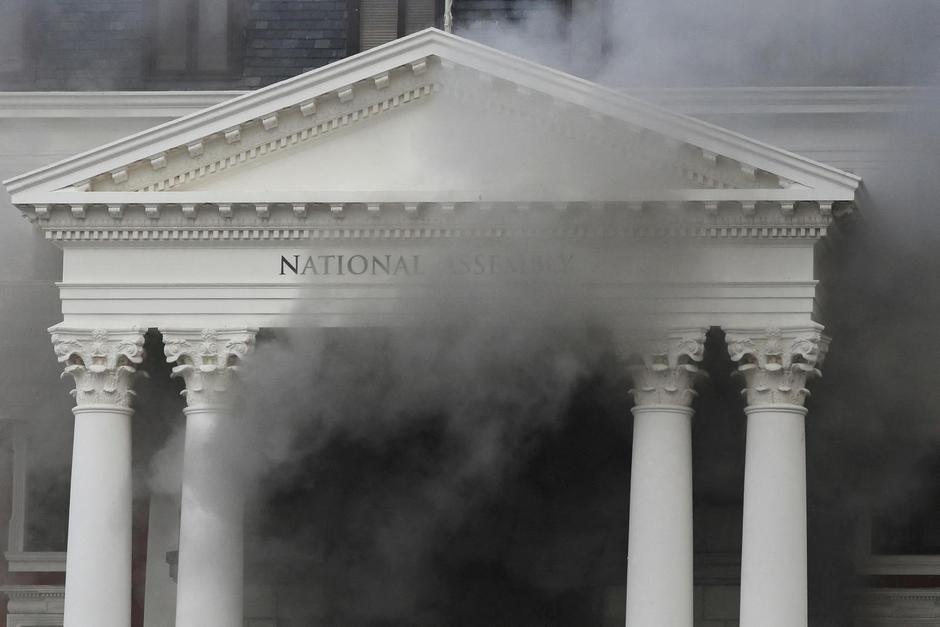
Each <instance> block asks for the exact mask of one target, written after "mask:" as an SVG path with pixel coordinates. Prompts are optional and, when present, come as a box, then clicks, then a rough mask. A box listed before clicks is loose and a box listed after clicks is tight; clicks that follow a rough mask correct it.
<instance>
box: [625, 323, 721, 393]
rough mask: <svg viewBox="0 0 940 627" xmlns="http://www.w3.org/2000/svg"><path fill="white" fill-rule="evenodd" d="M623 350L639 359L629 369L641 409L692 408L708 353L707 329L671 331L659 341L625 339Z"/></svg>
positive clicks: (658, 339) (633, 391) (632, 391)
mask: <svg viewBox="0 0 940 627" xmlns="http://www.w3.org/2000/svg"><path fill="white" fill-rule="evenodd" d="M622 351H623V352H627V351H629V354H630V355H635V356H638V358H639V360H638V361H639V363H635V364H633V365H631V366H629V370H630V374H631V376H632V379H633V389H631V390H630V393H631V394H633V398H634V401H635V403H636V406H637V407H642V406H647V405H673V406H681V407H689V406H691V405H692V401H693V399H694V398H695V396H696V393H695V389H694V386H695V382H696V380H697V379H698V378H699V376H700V371H699V367H698V365H697V364H698V363H699V362H701V361H702V357H703V356H704V354H705V329H690V330H683V331H671V332H669V333H668V334H667V335H666V336H664V337H661V338H657V339H648V338H647V339H641V340H639V341H631V340H628V339H625V340H624V348H623V349H622Z"/></svg>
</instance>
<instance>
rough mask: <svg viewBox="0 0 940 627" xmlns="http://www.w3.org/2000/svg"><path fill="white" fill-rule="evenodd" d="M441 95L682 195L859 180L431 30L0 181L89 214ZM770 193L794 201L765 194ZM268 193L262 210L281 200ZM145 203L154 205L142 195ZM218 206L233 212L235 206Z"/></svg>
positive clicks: (812, 189) (785, 191) (798, 190)
mask: <svg viewBox="0 0 940 627" xmlns="http://www.w3.org/2000/svg"><path fill="white" fill-rule="evenodd" d="M502 93H511V94H512V98H509V99H505V98H501V97H500V94H502ZM440 94H443V95H445V96H446V97H450V98H455V99H460V100H461V101H462V102H464V103H469V104H471V105H474V106H481V107H484V108H488V109H490V110H494V109H495V110H498V113H500V114H501V115H507V116H514V118H516V119H518V120H519V122H520V124H529V125H532V126H533V128H535V127H538V128H541V129H546V128H547V129H550V130H553V131H554V132H558V133H561V134H564V133H572V132H574V133H578V136H579V137H583V136H592V137H594V139H595V140H597V141H599V142H606V143H607V144H608V145H610V146H612V147H614V148H617V147H624V146H632V147H633V149H634V154H635V149H636V147H637V146H640V147H642V148H643V149H644V150H647V151H648V154H649V155H652V156H653V157H655V158H663V156H665V158H667V160H670V159H671V161H669V167H670V168H671V169H672V172H673V174H677V175H678V176H679V178H680V179H681V180H682V181H683V183H684V184H682V185H680V187H681V188H688V189H681V190H680V191H683V192H696V191H704V192H708V191H714V192H721V194H722V195H721V196H719V197H718V198H716V199H714V200H716V201H726V200H735V199H739V200H747V198H746V197H744V198H739V197H738V196H737V194H739V193H740V192H742V191H744V192H747V191H748V190H755V191H758V192H762V193H763V194H764V195H761V194H756V196H757V198H755V200H771V201H776V200H782V201H784V202H787V201H792V202H797V201H802V200H816V201H823V202H833V201H850V200H852V199H853V198H854V194H855V190H856V188H857V187H858V185H859V179H858V178H857V177H855V176H853V175H851V174H847V173H845V172H841V171H839V170H837V169H835V168H831V167H828V166H825V165H822V164H818V163H816V162H813V161H811V160H808V159H804V158H802V157H799V156H797V155H794V154H792V153H788V152H786V151H783V150H779V149H776V148H774V147H771V146H768V145H766V144H762V143H760V142H756V141H754V140H751V139H749V138H747V137H744V136H741V135H738V134H736V133H732V132H730V131H727V130H725V129H721V128H719V127H716V126H713V125H710V124H707V123H705V122H702V121H699V120H695V119H693V118H688V117H685V116H682V115H678V114H675V113H672V112H669V111H666V110H665V109H661V108H659V107H656V106H654V105H650V104H647V103H645V102H642V101H640V100H637V99H634V98H631V97H629V96H626V95H624V94H623V93H620V92H617V91H615V90H611V89H607V88H605V87H602V86H599V85H596V84H593V83H590V82H588V81H584V80H581V79H578V78H575V77H573V76H570V75H567V74H564V73H561V72H557V71H555V70H551V69H549V68H546V67H543V66H539V65H537V64H534V63H531V62H528V61H525V60H522V59H519V58H517V57H513V56H511V55H507V54H505V53H502V52H499V51H496V50H493V49H490V48H487V47H485V46H482V45H479V44H476V43H473V42H470V41H467V40H464V39H462V38H459V37H455V36H453V35H448V34H445V33H442V32H440V31H436V30H434V29H430V30H427V31H422V32H420V33H417V34H415V35H412V36H409V37H405V38H402V39H400V40H396V41H394V42H392V43H390V44H387V45H385V46H380V47H378V48H375V49H372V50H370V51H367V52H364V53H362V54H359V55H355V56H353V57H350V58H348V59H344V60H341V61H338V62H336V63H333V64H331V65H328V66H326V67H324V68H320V69H318V70H314V71H312V72H308V73H306V74H303V75H300V76H297V77H294V78H292V79H288V80H286V81H283V82H281V83H278V84H276V85H272V86H270V87H267V88H264V89H261V90H258V91H256V92H252V93H249V94H246V95H243V96H240V97H237V98H234V99H232V100H230V101H227V102H224V103H221V104H219V105H216V106H213V107H209V108H208V109H205V110H203V111H200V112H198V113H195V114H192V115H189V116H186V117H183V118H180V119H178V120H174V121H172V122H169V123H167V124H164V125H161V126H158V127H155V128H153V129H150V130H148V131H145V132H143V133H139V134H137V135H134V136H131V137H128V138H125V139H123V140H120V141H118V142H114V143H112V144H108V145H106V146H102V147H101V148H98V149H95V150H92V151H89V152H87V153H83V154H81V155H77V156H75V157H72V158H70V159H67V160H65V161H62V162H59V163H57V164H54V165H52V166H49V167H46V168H42V169H40V170H36V171H34V172H31V173H28V174H25V175H22V176H19V177H15V178H13V179H10V180H8V181H6V182H5V184H6V186H7V189H8V191H10V193H11V195H12V196H13V199H14V202H15V203H16V204H18V205H34V206H38V207H40V212H41V211H42V209H41V207H43V206H45V207H46V208H47V209H48V208H49V207H52V206H54V205H56V204H58V203H57V201H56V199H57V198H58V197H57V196H56V194H59V193H61V190H68V191H71V192H76V193H86V194H88V195H89V196H90V197H89V198H88V200H87V201H85V202H84V203H83V204H85V205H86V206H87V205H89V204H91V203H98V202H101V200H104V199H103V197H101V196H97V194H99V193H106V192H120V191H129V192H135V193H138V194H145V193H147V192H158V191H162V190H173V189H177V188H180V187H181V186H185V185H186V184H187V183H192V182H193V181H196V180H198V179H199V178H200V177H205V176H211V175H212V174H213V173H215V172H218V171H219V170H220V169H226V168H229V167H237V165H238V164H239V163H245V162H247V161H250V160H252V159H257V158H258V157H264V156H266V155H269V154H271V153H274V152H277V151H279V150H281V149H283V148H286V147H289V146H293V145H297V144H298V143H301V142H304V141H307V140H309V139H311V138H314V137H318V136H321V135H322V134H323V133H329V132H331V131H332V130H335V129H338V128H342V127H345V126H349V125H351V124H356V123H357V122H358V121H360V120H362V119H365V118H368V117H371V116H373V115H381V114H382V112H385V111H388V110H393V109H395V108H396V107H400V106H401V105H409V104H411V103H414V102H416V101H420V100H421V99H424V98H435V97H438V95H440ZM494 95H496V96H497V97H492V96H494ZM528 100H531V101H535V100H537V101H540V102H546V101H547V102H551V103H553V106H554V107H556V108H557V110H559V111H560V110H566V111H568V110H574V111H576V112H577V113H578V115H575V116H573V118H570V119H574V120H575V123H574V126H575V127H576V128H572V127H571V124H570V123H569V125H568V126H567V127H566V125H565V124H564V123H562V124H558V123H557V119H558V117H559V116H553V115H552V114H551V113H549V114H547V115H545V114H538V115H536V114H530V112H531V111H534V110H536V109H537V108H534V107H526V106H525V103H526V102H527V101H528ZM507 103H508V104H507ZM513 103H515V104H513ZM519 103H522V104H521V105H520V104H519ZM549 111H551V109H549ZM197 187H198V186H197ZM768 192H774V193H778V192H779V193H781V194H782V195H783V196H786V198H783V197H775V196H774V194H773V193H771V194H770V195H769V196H768V195H767V193H768ZM692 195H693V196H694V193H693V194H692ZM92 196H93V198H92ZM273 196H276V194H275V195H273ZM273 196H272V198H269V199H268V201H267V202H268V203H273V202H277V201H279V200H278V199H276V198H274V197H273ZM745 196H746V194H745ZM99 199H101V200H99ZM652 199H653V198H651V197H647V198H639V199H633V200H640V201H642V200H652ZM691 199H692V200H703V201H705V200H707V199H705V198H700V197H695V198H691ZM562 200H565V199H562ZM594 200H596V199H594ZM616 200H618V201H620V200H623V199H621V198H618V199H616ZM130 202H131V199H130V198H122V199H120V200H117V201H115V200H112V199H110V198H109V199H107V200H106V201H105V204H107V205H109V206H112V205H118V204H121V205H123V204H127V203H130ZM137 202H138V203H141V204H153V203H151V199H150V198H143V197H141V198H139V199H138V200H137ZM216 202H218V203H219V204H220V205H222V206H224V205H227V204H228V200H227V199H221V198H218V199H216ZM232 202H238V201H237V200H235V199H232ZM62 204H71V201H67V202H63V203H62ZM112 209H113V206H112Z"/></svg>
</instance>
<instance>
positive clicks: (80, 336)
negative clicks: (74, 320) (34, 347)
mask: <svg viewBox="0 0 940 627" xmlns="http://www.w3.org/2000/svg"><path fill="white" fill-rule="evenodd" d="M49 331H50V333H52V345H53V347H54V349H55V354H56V356H57V357H58V359H59V361H60V362H62V363H64V364H65V370H64V371H63V373H62V376H63V377H64V376H65V375H69V376H71V377H72V378H73V379H74V380H75V389H74V390H72V396H74V397H75V402H76V405H78V406H79V407H81V406H83V405H116V406H119V407H130V405H131V399H132V398H133V396H134V391H133V389H132V387H133V379H134V374H135V373H136V372H137V364H139V363H140V362H141V361H142V360H143V358H144V334H143V333H142V332H141V331H140V329H137V328H133V329H123V330H114V329H94V330H91V329H66V328H56V327H53V328H52V329H50V330H49Z"/></svg>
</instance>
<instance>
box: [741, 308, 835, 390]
mask: <svg viewBox="0 0 940 627" xmlns="http://www.w3.org/2000/svg"><path fill="white" fill-rule="evenodd" d="M725 342H726V343H727V346H728V353H729V355H730V356H731V359H732V360H733V361H736V362H739V365H738V372H739V373H740V374H741V375H743V376H744V379H745V382H746V387H745V389H744V390H743V392H742V393H743V394H744V395H745V396H746V398H747V403H748V405H776V404H786V405H803V403H804V401H805V400H806V397H807V396H809V390H807V389H806V383H807V381H808V380H809V379H811V378H813V377H819V376H821V373H820V371H819V368H818V366H820V365H821V364H822V361H823V358H824V357H825V354H826V351H827V350H828V347H829V338H828V337H826V336H825V335H823V334H822V327H821V326H820V327H818V328H806V329H773V328H772V329H767V330H765V331H728V332H727V333H726V335H725Z"/></svg>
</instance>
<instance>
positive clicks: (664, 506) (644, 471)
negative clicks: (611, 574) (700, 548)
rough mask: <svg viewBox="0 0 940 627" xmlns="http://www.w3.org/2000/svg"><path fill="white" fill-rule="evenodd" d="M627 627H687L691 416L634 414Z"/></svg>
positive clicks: (663, 411)
mask: <svg viewBox="0 0 940 627" xmlns="http://www.w3.org/2000/svg"><path fill="white" fill-rule="evenodd" d="M633 415H634V417H635V418H634V426H633V464H632V470H631V474H630V532H629V547H628V548H629V559H628V562H627V620H626V624H627V627H653V626H655V627H691V625H692V616H693V608H692V604H693V596H692V578H693V571H692V552H693V548H692V438H691V424H692V423H691V418H692V409H691V408H689V407H680V406H664V405H659V406H657V405H652V406H637V407H635V408H634V409H633Z"/></svg>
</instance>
